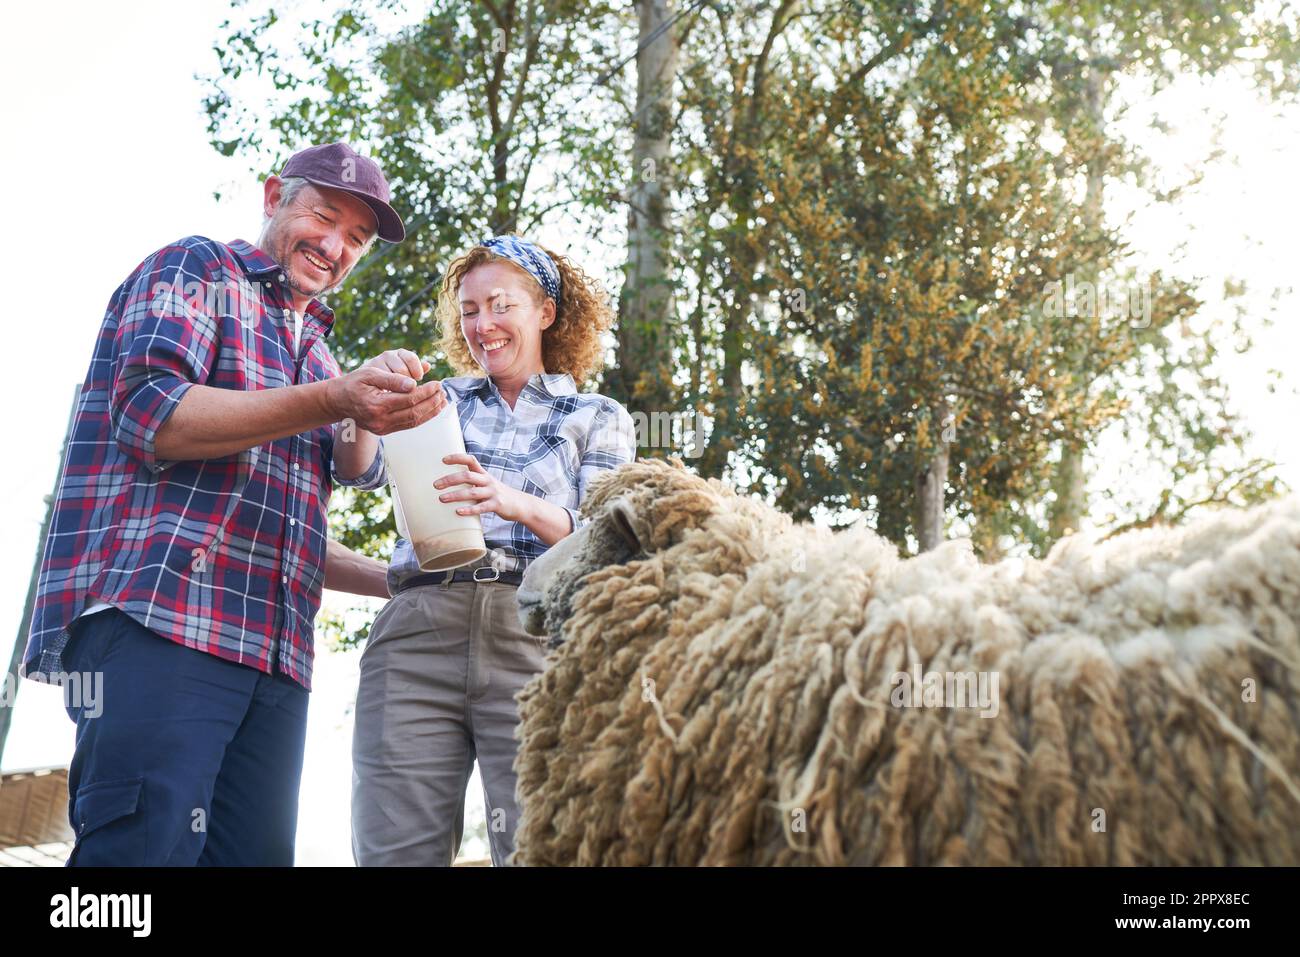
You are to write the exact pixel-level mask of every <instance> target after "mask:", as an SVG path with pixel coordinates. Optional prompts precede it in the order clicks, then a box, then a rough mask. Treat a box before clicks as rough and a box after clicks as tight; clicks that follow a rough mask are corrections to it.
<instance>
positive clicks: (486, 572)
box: [397, 565, 524, 592]
mask: <svg viewBox="0 0 1300 957" xmlns="http://www.w3.org/2000/svg"><path fill="white" fill-rule="evenodd" d="M449 577H450V579H451V581H453V582H478V583H479V584H480V585H483V584H486V583H488V582H500V583H501V584H503V585H518V584H519V583H520V582H522V581H523V580H524V573H523V572H503V571H498V570H497V569H495V568H492V567H491V566H489V565H480V566H478V567H477V568H456V569H453V570H452V571H450V572H421V573H420V574H418V575H412V576H411V577H410V578H406V579H403V580H402V582H401V583H400V584H399V585H398V586H397V590H398V591H399V592H404V591H406V590H407V589H408V588H417V587H419V586H420V585H441V584H443V583H445V582H446V581H447V580H448V578H449Z"/></svg>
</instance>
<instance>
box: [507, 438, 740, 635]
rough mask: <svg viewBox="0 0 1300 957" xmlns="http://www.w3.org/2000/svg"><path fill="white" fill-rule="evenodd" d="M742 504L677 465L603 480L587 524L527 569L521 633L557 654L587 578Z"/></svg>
mask: <svg viewBox="0 0 1300 957" xmlns="http://www.w3.org/2000/svg"><path fill="white" fill-rule="evenodd" d="M745 501H746V500H743V499H739V498H737V496H736V495H735V494H734V493H732V492H731V491H730V490H729V489H727V488H725V487H724V486H722V485H721V484H720V483H718V482H717V481H715V480H713V479H708V480H706V479H702V478H700V477H699V476H697V475H694V474H692V473H691V472H689V471H687V470H686V468H685V466H684V465H683V464H682V463H681V461H679V460H677V459H671V460H669V461H667V462H665V461H662V460H659V459H641V460H638V461H636V462H632V463H629V464H627V465H624V466H622V467H620V468H617V469H613V470H611V471H609V472H607V473H605V474H603V475H601V476H600V477H599V478H598V479H596V481H594V482H593V483H592V484H591V487H590V489H589V490H588V493H587V498H586V501H585V502H584V503H583V505H582V514H583V516H584V517H585V518H588V519H590V521H589V522H588V524H586V525H584V526H583V527H582V528H580V529H578V531H576V532H574V533H573V534H571V535H569V536H568V537H566V538H564V539H563V540H561V541H560V542H559V543H557V544H556V545H554V546H553V547H551V548H550V549H549V550H547V552H546V553H545V554H544V555H542V556H541V557H540V558H538V559H537V560H535V561H534V562H533V563H532V564H531V565H529V567H528V571H527V573H525V575H524V580H523V583H522V584H521V585H520V587H519V590H518V594H517V597H518V601H519V618H520V621H521V622H522V623H523V626H524V629H525V630H526V631H528V632H529V633H530V634H534V635H549V636H550V639H551V641H550V644H551V647H552V648H554V647H556V646H557V645H559V644H560V643H561V642H562V641H563V640H564V638H563V626H564V623H565V621H567V620H568V618H569V617H570V614H571V611H572V608H573V600H574V596H575V595H576V594H577V593H578V592H579V591H580V590H581V589H582V587H583V583H584V581H585V580H586V579H587V578H588V576H589V575H591V574H592V573H593V572H597V571H599V570H601V569H605V568H608V567H610V566H612V565H626V564H628V563H629V562H632V561H635V560H637V559H638V558H645V557H647V556H649V555H651V554H654V553H656V552H658V551H660V550H662V549H664V548H668V547H671V546H672V545H674V544H676V543H678V542H680V541H682V540H683V538H685V537H686V536H687V535H688V534H689V533H690V532H691V531H692V530H693V529H696V528H699V527H700V526H702V525H703V524H704V523H705V522H706V521H708V520H709V519H710V518H711V517H713V516H715V515H716V514H717V513H718V512H719V506H720V505H722V504H723V503H724V502H727V503H728V505H729V508H727V509H725V510H724V511H726V512H727V513H728V514H729V515H741V514H743V513H746V512H747V511H748V506H746V505H745V504H744V503H745ZM737 509H738V510H737Z"/></svg>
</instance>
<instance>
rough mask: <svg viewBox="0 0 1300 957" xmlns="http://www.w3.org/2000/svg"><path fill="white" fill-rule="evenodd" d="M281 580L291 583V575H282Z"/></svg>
mask: <svg viewBox="0 0 1300 957" xmlns="http://www.w3.org/2000/svg"><path fill="white" fill-rule="evenodd" d="M280 581H282V582H284V583H285V584H286V585H287V584H289V576H288V575H281V576H280Z"/></svg>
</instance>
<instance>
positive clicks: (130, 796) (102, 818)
mask: <svg viewBox="0 0 1300 957" xmlns="http://www.w3.org/2000/svg"><path fill="white" fill-rule="evenodd" d="M143 788H144V779H143V778H128V779H124V780H121V781H98V782H96V783H94V784H86V785H83V786H82V787H80V788H78V789H77V797H76V800H75V801H74V802H73V805H72V827H73V830H75V831H76V834H77V844H76V847H75V848H74V849H73V852H72V856H71V857H70V858H69V859H68V863H69V864H79V863H83V862H82V861H80V860H78V858H79V857H80V856H81V852H82V849H83V848H82V845H83V842H84V841H85V840H86V839H87V838H89V837H91V836H92V835H94V836H95V845H96V846H95V849H94V852H93V854H92V855H91V856H92V857H93V858H94V861H93V863H95V864H100V865H109V866H115V867H139V866H140V865H142V864H143V863H144V861H145V859H146V856H145V855H146V851H147V848H146V847H145V828H144V826H143V824H144V818H143V812H144V809H143V807H142V805H143V800H142V794H141V792H142V790H143ZM85 863H89V862H85Z"/></svg>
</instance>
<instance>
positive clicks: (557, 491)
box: [523, 435, 578, 504]
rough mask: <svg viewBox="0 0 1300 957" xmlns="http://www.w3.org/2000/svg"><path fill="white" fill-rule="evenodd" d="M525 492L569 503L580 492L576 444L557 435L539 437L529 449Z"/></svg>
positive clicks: (524, 468) (525, 465) (525, 470)
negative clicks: (574, 445)
mask: <svg viewBox="0 0 1300 957" xmlns="http://www.w3.org/2000/svg"><path fill="white" fill-rule="evenodd" d="M523 476H524V479H525V480H526V482H527V485H526V486H525V488H524V491H526V492H529V493H530V494H532V495H536V496H538V497H539V498H544V499H546V500H547V501H552V502H555V503H557V504H567V502H568V501H569V499H570V498H571V497H572V496H574V495H576V494H577V490H578V455H577V449H575V448H574V447H573V443H571V442H569V441H568V440H567V439H565V438H563V437H562V436H558V435H551V436H545V435H544V436H538V438H537V439H536V440H535V441H534V442H533V444H532V446H531V447H530V448H529V450H528V459H527V461H526V462H525V463H524V467H523Z"/></svg>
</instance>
